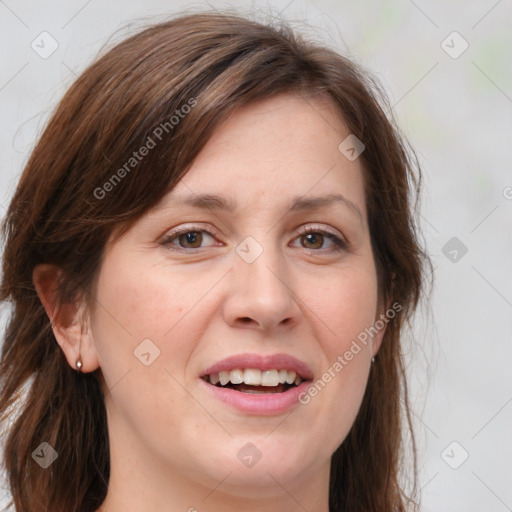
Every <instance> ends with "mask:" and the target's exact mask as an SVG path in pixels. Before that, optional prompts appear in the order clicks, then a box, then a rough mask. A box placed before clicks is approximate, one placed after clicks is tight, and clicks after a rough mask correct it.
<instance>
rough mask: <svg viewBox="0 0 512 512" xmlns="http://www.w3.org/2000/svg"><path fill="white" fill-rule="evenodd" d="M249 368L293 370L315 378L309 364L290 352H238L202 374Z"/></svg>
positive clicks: (307, 377)
mask: <svg viewBox="0 0 512 512" xmlns="http://www.w3.org/2000/svg"><path fill="white" fill-rule="evenodd" d="M237 368H240V369H247V368H254V369H257V370H262V371H263V370H293V371H294V372H295V373H297V374H298V375H300V376H301V377H302V378H303V379H304V380H309V379H312V378H313V373H312V372H311V369H310V368H309V366H308V365H307V364H306V363H305V362H303V361H300V360H299V359H297V358H295V357H293V356H290V355H288V354H273V355H267V356H262V355H260V354H238V355H234V356H231V357H227V358H226V359H222V360H221V361H218V362H217V363H215V364H214V365H212V366H210V367H208V368H207V369H206V370H205V371H204V372H203V373H202V375H201V377H205V376H206V375H212V374H215V373H219V372H222V371H231V370H236V369H237Z"/></svg>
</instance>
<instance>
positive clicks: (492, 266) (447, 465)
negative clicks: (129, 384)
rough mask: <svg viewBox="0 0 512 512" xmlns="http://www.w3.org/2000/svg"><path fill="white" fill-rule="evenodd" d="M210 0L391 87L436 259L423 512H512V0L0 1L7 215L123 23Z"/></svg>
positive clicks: (2, 178) (411, 349)
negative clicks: (60, 105) (285, 27)
mask: <svg viewBox="0 0 512 512" xmlns="http://www.w3.org/2000/svg"><path fill="white" fill-rule="evenodd" d="M209 6H211V7H210V8H216V9H220V8H225V7H236V9H237V10H238V11H239V12H241V13H242V14H243V13H248V12H249V13H254V12H256V13H258V12H259V13H260V14H259V18H260V19H262V20H265V19H266V18H267V17H268V16H269V13H272V14H274V15H277V14H278V13H280V12H282V16H284V17H286V18H287V19H288V20H292V21H294V20H296V21H297V25H296V26H297V27H298V28H300V27H301V21H307V23H308V24H310V25H313V27H316V28H314V29H312V30H311V29H308V30H307V32H308V33H311V34H312V35H313V36H315V37H317V38H319V37H321V38H323V40H324V41H326V42H327V43H328V44H331V45H334V46H336V47H337V48H338V49H339V50H340V51H342V52H344V53H347V54H349V55H350V56H351V57H352V58H353V59H354V60H356V61H357V62H359V63H362V64H363V65H364V66H366V67H367V68H369V69H370V70H371V71H373V72H374V74H375V75H376V76H377V77H378V78H379V79H380V80H381V82H382V83H383V84H384V86H385V88H386V90H387V92H388V94H389V96H390V99H391V104H392V105H393V112H394V115H395V116H396V118H397V119H398V122H399V124H400V126H401V127H402V129H403V130H404V132H405V133H406V135H407V137H408V139H409V140H410V142H411V143H412V145H413V146H414V147H415V148H416V149H417V151H418V152H419V155H420V158H421V163H422V166H423V170H424V173H425V182H424V194H423V197H422V207H421V221H422V227H423V231H424V235H425V239H426V243H427V247H428V250H429V253H430V254H431V257H432V260H433V264H434V268H435V270H434V279H435V286H434V289H433V292H432V298H431V301H430V306H429V307H424V308H423V310H422V312H420V314H419V315H418V317H417V318H416V320H415V323H414V327H413V330H414V341H410V342H409V344H408V345H407V344H406V350H405V351H406V353H405V358H406V360H407V362H408V367H409V373H410V383H411V389H412V393H411V394H412V402H413V406H414V421H415V424H416V430H417V435H418V442H419V453H420V464H419V468H420V479H421V480H420V487H421V488H422V497H423V510H425V511H444V510H449V511H451V512H477V511H479V512H480V511H486V512H488V511H496V512H501V511H506V510H512V487H511V485H510V482H511V481H512V480H511V477H512V471H511V469H510V461H511V460H512V436H511V433H512V428H511V427H512V403H511V402H512V378H511V372H510V364H511V362H512V343H511V335H510V333H511V332H512V273H511V271H510V270H511V262H512V229H511V222H510V220H511V219H512V172H511V162H512V159H511V153H512V150H511V147H512V138H511V136H512V65H511V64H512V58H511V57H512V55H511V54H512V30H511V28H512V24H511V22H512V2H511V0H498V1H497V0H485V1H484V0H479V1H455V0H454V1H428V2H427V1H425V0H415V1H414V2H413V1H412V0H411V1H408V0H394V1H388V2H385V3H384V2H377V1H364V2H355V1H352V2H349V1H334V0H322V1H313V0H310V1H305V0H294V1H291V2H290V1H289V0H286V1H284V2H277V1H276V2H271V3H268V2H252V3H249V2H239V3H234V2H232V3H227V2H218V1H214V0H211V1H210V3H209V4H207V3H206V2H194V3H193V4H191V3H186V2H177V1H163V0H144V1H142V0H130V1H126V0H124V1H121V0H113V1H110V2H101V1H100V0H89V1H87V0H81V1H78V0H73V1H63V0H61V1H55V0H51V1H45V2H44V3H43V2H36V1H34V0H33V1H25V0H18V1H15V0H0V38H1V45H0V59H1V67H0V115H1V119H2V123H1V128H0V129H1V133H0V215H3V214H4V213H5V208H6V206H7V204H8V201H9V197H10V196H11V195H12V193H13V190H14V188H15V185H16V181H17V179H18V177H19V174H20V172H21V170H22V168H23V165H24V163H25V161H26V159H27V156H28V154H29V152H30V150H31V148H32V147H33V145H34V143H35V141H36V139H37V136H38V134H39V133H40V132H41V129H42V127H43V126H44V123H45V122H46V120H47V119H48V116H49V114H50V113H51V111H52V109H53V108H54V107H55V105H56V103H57V102H58V100H59V99H60V98H61V96H62V94H63V93H64V91H65V90H66V88H67V87H68V86H69V85H70V84H71V83H72V81H73V80H74V79H75V77H76V76H77V75H78V74H79V73H80V72H81V71H82V70H83V69H84V68H85V66H86V64H88V63H89V62H91V60H92V59H93V58H94V56H95V55H96V54H97V52H98V51H99V50H100V48H101V47H102V45H103V44H105V43H106V42H107V40H108V39H109V38H110V37H111V36H112V34H113V33H114V32H115V31H117V30H119V29H121V28H122V27H124V26H126V25H127V23H129V22H135V27H137V26H140V24H141V22H147V21H150V20H154V21H159V20H162V19H164V18H165V17H168V16H169V15H172V14H173V13H176V12H177V11H182V10H184V9H186V10H201V9H207V8H209ZM454 31H456V32H457V33H458V34H459V35H458V34H453V32H454ZM42 32H47V33H48V34H50V36H47V35H41V33H42ZM125 33H126V32H121V33H120V34H118V35H116V36H115V37H114V40H117V39H119V38H120V37H122V34H125ZM53 40H54V41H55V42H53ZM443 41H444V42H443ZM33 42H34V43H33ZM32 43H33V45H34V46H35V47H36V48H38V51H39V53H37V52H36V51H35V50H34V49H33V48H32V47H31V44H32ZM52 44H53V45H56V44H58V47H57V48H56V50H55V51H54V53H52V54H51V55H49V56H47V55H44V52H45V51H46V52H48V51H49V50H50V49H52V46H51V45H52ZM466 44H467V45H468V48H467V49H466V50H465V51H464V52H463V53H461V52H462V50H464V48H465V46H466ZM41 53H43V55H42V56H41V55H40V54H41ZM459 54H460V55H459ZM42 57H47V58H42ZM455 57H456V58H455ZM454 237H455V238H456V239H455V240H452V239H453V238H454ZM447 244H448V245H447ZM465 248H466V249H467V253H465V254H463V253H464V250H465ZM2 317H3V319H4V320H5V307H4V310H3V315H2ZM0 330H2V324H0ZM411 340H412V337H411ZM465 457H467V459H466V460H464V459H465ZM0 493H1V494H5V491H0ZM1 494H0V506H1V505H2V504H4V501H2V498H1Z"/></svg>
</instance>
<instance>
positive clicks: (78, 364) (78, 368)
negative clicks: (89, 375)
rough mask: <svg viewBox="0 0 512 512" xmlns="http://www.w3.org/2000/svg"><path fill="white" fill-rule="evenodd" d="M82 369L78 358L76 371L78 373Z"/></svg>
mask: <svg viewBox="0 0 512 512" xmlns="http://www.w3.org/2000/svg"><path fill="white" fill-rule="evenodd" d="M81 369H82V360H81V359H80V357H79V358H78V359H77V360H76V370H77V371H78V373H80V370H81Z"/></svg>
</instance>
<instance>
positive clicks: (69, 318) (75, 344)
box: [32, 263, 99, 373]
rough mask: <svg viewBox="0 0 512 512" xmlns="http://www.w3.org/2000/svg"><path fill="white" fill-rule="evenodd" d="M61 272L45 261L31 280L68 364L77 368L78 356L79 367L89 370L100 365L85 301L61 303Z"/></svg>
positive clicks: (35, 269) (83, 370)
mask: <svg viewBox="0 0 512 512" xmlns="http://www.w3.org/2000/svg"><path fill="white" fill-rule="evenodd" d="M62 274H63V273H62V270H61V269H60V268H59V267H57V266H55V265H49V264H46V263H44V264H40V265H36V267H35V268H34V271H33V272H32V281H33V283H34V286H35V289H36V291H37V294H38V296H39V299H40V300H41V303H42V304H43V307H44V309H45V311H46V314H47V315H48V318H49V319H50V322H51V324H52V330H53V334H54V336H55V339H56V340H57V343H58V344H59V346H60V348H61V349H62V351H63V352H64V355H65V356H66V359H67V361H68V364H69V366H71V368H73V369H75V370H76V369H77V367H76V362H77V360H78V359H79V358H80V359H81V360H82V368H81V371H82V372H84V373H85V372H91V371H93V370H95V369H96V368H98V367H99V362H98V356H97V354H96V348H95V345H94V340H93V339H92V331H91V328H90V319H89V317H88V315H87V308H86V304H85V301H83V300H77V301H76V302H71V303H65V304H63V303H61V301H60V296H59V286H58V284H59V282H60V279H61V278H62Z"/></svg>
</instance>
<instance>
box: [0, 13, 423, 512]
mask: <svg viewBox="0 0 512 512" xmlns="http://www.w3.org/2000/svg"><path fill="white" fill-rule="evenodd" d="M283 93H293V94H299V95H305V94H310V93H312V94H317V93H320V94H322V95H324V96H326V97H328V98H329V99H330V100H331V101H332V102H333V104H334V105H336V107H337V108H338V109H339V112H340V114H341V116H342V118H343V120H344V122H345V123H346V125H347V126H348V128H349V130H350V132H351V133H353V134H355V135H356V136H357V137H358V138H359V139H360V140H361V141H363V142H364V144H365V146H366V149H365V151H364V153H363V154H362V155H361V157H360V158H362V159H363V164H364V169H365V185H366V207H367V211H368V218H369V228H370V235H371V240H372V245H373V250H374V256H375V261H376V265H377V270H378V279H379V290H380V293H381V296H382V298H384V299H385V300H386V301H387V302H389V303H391V302H397V303H399V304H400V305H401V306H402V308H401V310H400V311H399V312H397V313H396V316H395V317H394V318H393V319H392V320H391V321H390V322H389V324H388V325H387V329H386V332H385V336H384V340H383V342H382V346H381V348H380V351H379V352H378V355H377V357H376V362H375V364H374V365H372V370H371V372H370V376H369V381H368V386H367V389H366V393H365V395H364V399H363V402H362V405H361V408H360V410H359V413H358V416H357V418H356V421H355V423H354V425H353V427H352V429H351V431H350V433H349V435H348V436H347V438H346V439H345V440H344V442H343V443H342V444H341V446H340V447H339V448H338V449H337V450H336V452H335V453H334V455H333V458H332V466H331V480H330V491H329V493H330V494H329V503H330V510H331V511H339V512H342V511H343V512H348V511H350V512H359V511H360V512H363V511H364V512H372V511H375V512H376V511H378V512H397V511H404V510H406V506H407V505H408V504H412V505H413V508H414V500H412V498H411V497H407V493H406V492H405V491H404V490H403V489H402V487H401V485H400V483H399V469H400V465H401V464H402V459H401V455H402V453H403V451H404V450H403V446H402V426H403V425H407V426H408V428H409V429H410V431H411V435H412V434H413V433H412V426H411V418H410V410H409V406H408V400H407V386H406V381H405V373H404V366H403V361H402V359H401V351H400V333H401V331H402V327H403V325H404V324H405V323H407V321H408V319H409V318H410V316H411V314H412V313H413V312H414V310H415V308H416V306H417V304H418V300H419V298H420V295H421V290H422V286H421V284H422V283H421V275H422V268H423V264H424V263H425V262H426V261H427V260H428V258H427V257H426V256H425V254H424V252H423V251H422V249H421V247H420V245H419V243H418V235H417V229H416V227H415V221H414V215H413V214H414V212H413V208H412V206H413V205H412V204H411V194H412V193H413V192H416V193H417V192H418V190H419V186H420V181H421V180H420V170H419V167H418V165H417V161H416V159H415V157H414V153H413V152H412V151H411V150H410V149H408V147H407V146H406V145H405V143H404V139H403V138H402V137H401V136H400V135H399V133H398V131H397V129H396V128H395V125H394V123H393V122H392V120H390V119H389V118H388V116H387V115H386V113H385V112H384V110H383V107H382V106H381V105H388V103H386V98H385V95H383V93H382V92H381V90H380V88H379V85H378V83H377V82H376V81H375V80H374V79H373V78H371V76H370V75H369V74H368V73H367V72H365V71H363V70H361V69H360V68H359V66H357V65H355V64H354V63H353V62H351V61H350V60H349V59H347V58H345V57H343V56H341V55H339V54H338V53H337V52H335V51H333V50H331V49H328V48H326V47H324V46H322V45H319V44H316V43H314V42H310V41H305V40H303V39H302V38H300V37H298V36H297V35H296V34H294V33H293V32H292V30H291V29H290V28H289V27H288V25H287V24H286V23H284V22H280V23H279V25H276V26H270V25H263V24H260V23H258V22H255V21H251V20H249V19H245V18H241V17H238V16H233V15H228V14H219V13H213V12H211V13H198V14H192V15H185V16H181V17H178V18H175V19H173V20H171V21H166V22H164V23H159V24H156V25H153V26H150V27H149V28H146V29H145V30H143V31H141V32H139V33H138V34H135V35H132V36H131V37H129V38H128V39H126V40H124V41H122V42H121V43H120V44H118V45H117V46H115V47H114V48H112V49H110V50H109V51H108V52H106V53H105V54H104V55H103V56H102V57H101V58H99V59H98V60H97V61H96V62H95V63H93V64H92V65H91V66H89V67H88V69H86V71H85V72H83V74H82V75H81V76H80V77H79V78H78V80H77V81H76V82H75V83H74V84H73V85H72V86H71V87H70V89H69V90H68V91H67V93H66V94H65V96H64V98H63V99H62V101H61V102H60V104H59V105H58V107H57V109H56V111H55V113H54V114H53V116H52V118H51V119H50V121H49V123H48V125H47V127H46V129H45V130H44V133H43V134H42V136H41V138H40V140H39V142H38V144H37V146H36V147H35V149H34V151H33V152H32V154H31V157H30V159H29V161H28V163H27V165H26V167H25V169H24V172H23V174H22V176H21V179H20V181H19V185H18V187H17V190H16V192H15V194H14V197H13V199H12V201H11V203H10V206H9V209H8V212H7V215H6V218H5V220H4V223H3V235H4V237H5V249H4V260H3V276H2V283H1V289H0V300H2V301H10V302H11V304H12V312H11V314H10V318H9V321H8V325H7V328H6V332H5V339H4V343H3V348H2V358H1V362H0V375H1V377H0V379H1V380H0V384H1V395H0V399H1V402H0V419H1V420H2V421H5V420H7V419H11V420H12V421H11V422H12V425H9V428H8V437H7V440H6V445H5V446H6V447H5V460H4V463H5V466H6V470H7V476H8V482H9V485H10V489H11V492H12V496H13V503H14V505H15V508H16V510H17V511H28V510H30V511H31V512H38V511H43V510H52V511H55V512H69V511H80V512H89V511H95V510H96V509H97V508H98V507H99V506H100V504H101V503H102V501H103V500H104V498H105V496H106V492H107V487H108V480H109V445H108V432H107V421H106V411H105V405H104V392H108V391H104V390H102V386H101V380H100V377H101V373H100V372H101V370H100V369H97V370H95V371H94V372H91V373H86V374H80V375H79V374H77V372H76V371H75V370H73V369H72V368H71V367H70V366H69V364H68V363H67V361H66V359H65V357H64V355H63V352H62V350H61V349H60V347H59V345H58V344H57V342H56V340H55V337H54V334H53V331H52V325H51V323H50V321H49V319H48V316H47V315H46V313H45V310H44V308H43V306H42V304H41V302H40V300H39V298H38V295H37V293H36V291H35V288H34V284H33V282H32V272H33V269H34V267H35V266H36V265H37V264H39V263H51V264H54V265H56V266H58V267H60V268H61V269H62V270H63V271H64V275H65V276H66V278H65V279H62V282H61V283H60V288H59V297H60V301H61V302H62V303H66V302H72V301H74V300H77V298H78V297H79V296H87V294H89V295H88V296H89V298H90V297H91V286H92V284H93V282H94V278H95V276H96V275H97V273H98V270H99V268H100V265H101V261H102V254H103V252H104V249H105V246H106V243H107V241H108V240H109V237H111V235H112V234H113V233H114V230H115V229H116V230H117V231H118V233H117V234H121V233H122V232H125V231H126V230H127V229H128V228H129V227H130V226H131V225H132V223H133V222H135V220H137V219H138V218H139V217H140V216H141V215H143V214H144V213H145V212H146V211H147V210H148V209H149V208H151V207H152V206H154V205H155V204H156V203H157V202H158V201H159V200H160V199H161V198H162V197H163V195H164V194H165V193H166V192H167V191H168V190H169V189H170V188H172V187H173V186H174V185H176V183H177V182H178V180H179V179H180V178H181V177H182V176H183V175H184V174H185V173H186V172H187V170H188V168H189V167H190V166H191V164H192V162H193V161H194V159H195V157H196V156H197V155H198V153H199V152H200V151H201V149H202V148H203V147H204V145H205V143H206V142H207V141H208V139H209V137H211V135H212V133H213V131H214V130H215V128H216V127H217V126H218V125H219V123H220V122H222V121H223V120H225V119H226V118H227V117H228V116H229V115H230V113H232V112H234V111H235V110H236V109H237V108H239V107H241V106H243V105H246V104H248V103H250V102H254V101H259V100H263V99H265V98H269V97H271V96H274V95H277V94H283ZM184 105H189V107H190V108H189V109H188V110H187V109H185V108H184ZM184 111H186V112H187V114H186V115H180V113H181V114H183V112H184ZM173 116H178V117H179V122H177V123H174V122H173V121H172V120H171V118H172V117H173ZM166 123H167V124H166ZM157 127H161V130H160V131H161V133H160V132H157V133H160V135H161V140H159V141H158V144H156V145H155V147H154V149H152V150H151V151H149V152H148V154H147V155H146V156H145V157H144V158H140V159H137V162H136V163H134V162H133V161H130V158H131V157H132V156H133V152H134V151H137V150H138V149H139V148H141V147H142V146H143V145H145V144H146V143H147V141H148V137H152V138H153V139H154V138H155V137H156V136H155V129H156V128H157ZM163 127H166V128H165V129H164V128H163ZM162 141H163V142H162ZM340 142H341V141H340ZM127 162H130V164H129V165H128V166H127ZM132 164H134V165H132ZM121 169H124V170H125V172H122V171H121ZM115 176H117V177H115ZM117 228H121V229H120V230H118V229H117ZM91 300H92V299H91ZM30 379H32V381H31V382H30ZM29 384H30V385H29ZM24 386H26V388H27V389H26V396H24V397H22V398H23V401H21V403H17V399H18V398H20V397H21V392H22V390H23V388H24ZM401 401H403V403H404V404H405V409H404V411H405V413H404V412H403V411H401ZM15 405H17V407H18V409H17V410H16V411H14V406H15ZM404 421H405V423H404ZM42 441H46V442H48V443H49V444H50V445H51V446H52V447H54V448H55V450H56V451H57V452H58V459H57V462H55V463H54V464H53V465H52V466H51V469H47V470H45V469H42V468H41V467H39V465H38V464H36V463H35V462H34V460H33V459H32V457H31V454H32V452H33V451H34V450H35V449H36V448H37V447H38V446H39V445H40V443H41V442H42ZM412 452H413V455H414V469H413V476H412V481H413V488H412V497H414V493H415V491H416V451H415V444H414V435H412Z"/></svg>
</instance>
